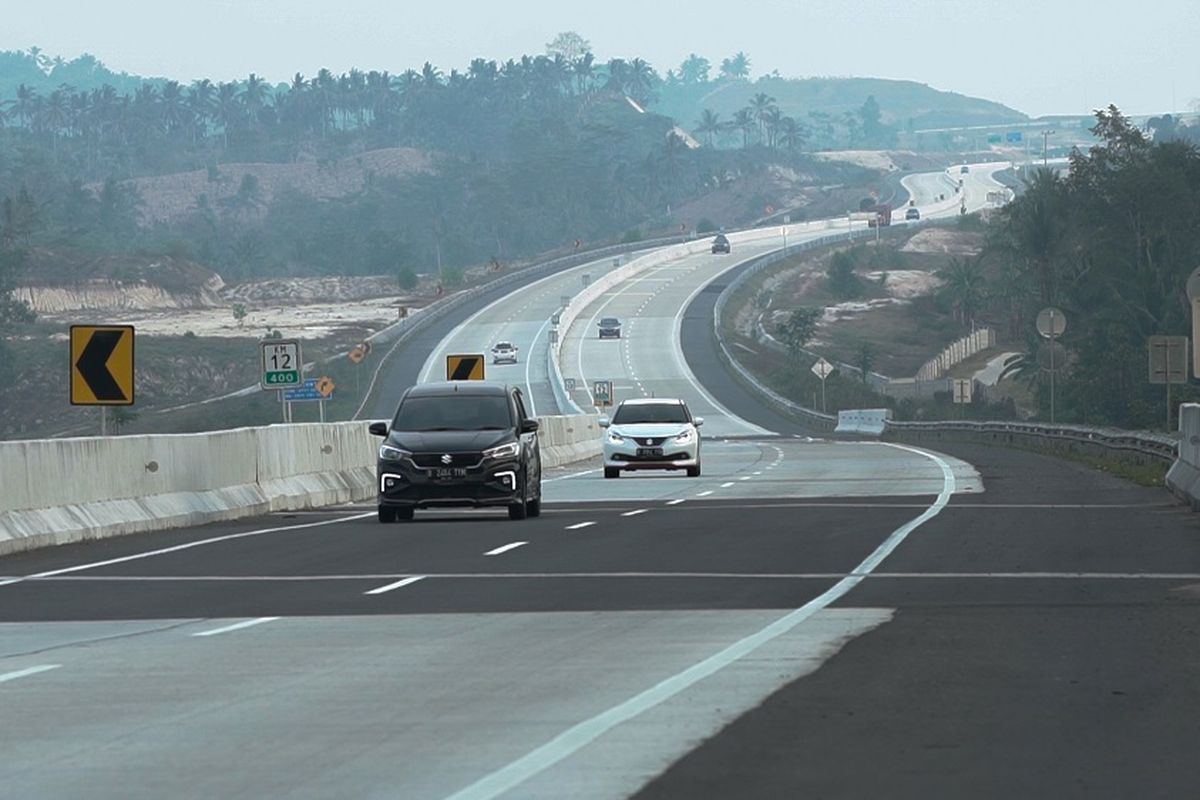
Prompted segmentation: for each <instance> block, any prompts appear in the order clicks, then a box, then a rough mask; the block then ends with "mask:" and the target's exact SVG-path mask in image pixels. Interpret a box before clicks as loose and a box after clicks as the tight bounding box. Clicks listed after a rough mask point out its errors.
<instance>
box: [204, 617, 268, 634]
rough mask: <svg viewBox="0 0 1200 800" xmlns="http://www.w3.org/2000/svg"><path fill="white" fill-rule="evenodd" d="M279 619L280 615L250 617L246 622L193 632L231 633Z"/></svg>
mask: <svg viewBox="0 0 1200 800" xmlns="http://www.w3.org/2000/svg"><path fill="white" fill-rule="evenodd" d="M277 619H279V617H259V618H257V619H248V620H245V621H244V622H235V623H234V624H232V625H225V626H223V627H220V628H213V629H212V630H210V631H200V632H199V633H193V634H192V636H218V635H220V634H222V633H229V632H231V631H240V630H241V629H242V628H253V627H254V626H255V625H262V624H263V623H264V622H274V621H275V620H277Z"/></svg>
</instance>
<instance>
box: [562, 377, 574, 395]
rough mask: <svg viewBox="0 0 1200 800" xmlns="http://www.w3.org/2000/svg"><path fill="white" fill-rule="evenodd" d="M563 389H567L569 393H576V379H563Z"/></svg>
mask: <svg viewBox="0 0 1200 800" xmlns="http://www.w3.org/2000/svg"><path fill="white" fill-rule="evenodd" d="M563 388H565V389H566V390H567V391H568V392H573V391H575V379H574V378H563Z"/></svg>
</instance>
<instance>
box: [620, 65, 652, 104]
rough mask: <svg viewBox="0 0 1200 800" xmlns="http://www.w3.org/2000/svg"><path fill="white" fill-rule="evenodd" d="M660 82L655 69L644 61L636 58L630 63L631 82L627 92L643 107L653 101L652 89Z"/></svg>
mask: <svg viewBox="0 0 1200 800" xmlns="http://www.w3.org/2000/svg"><path fill="white" fill-rule="evenodd" d="M657 81H658V73H656V72H655V71H654V67H652V66H650V65H649V64H648V63H646V62H645V61H644V60H642V59H640V58H635V59H633V61H630V62H629V82H628V84H627V90H628V92H629V95H630V96H631V97H632V98H633V99H634V100H636V101H637V102H638V103H640V104H641V105H645V104H646V103H648V102H649V101H650V99H651V89H653V87H654V84H655V82H657Z"/></svg>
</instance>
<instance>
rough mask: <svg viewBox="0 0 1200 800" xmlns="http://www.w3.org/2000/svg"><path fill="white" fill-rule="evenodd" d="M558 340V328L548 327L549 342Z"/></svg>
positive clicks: (552, 342)
mask: <svg viewBox="0 0 1200 800" xmlns="http://www.w3.org/2000/svg"><path fill="white" fill-rule="evenodd" d="M556 342H558V328H551V329H550V344H555V343H556Z"/></svg>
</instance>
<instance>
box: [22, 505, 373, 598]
mask: <svg viewBox="0 0 1200 800" xmlns="http://www.w3.org/2000/svg"><path fill="white" fill-rule="evenodd" d="M376 513H377V512H375V511H370V512H368V513H366V514H351V515H350V516H348V517H337V518H336V519H325V520H320V521H319V522H303V523H300V524H299V525H281V526H279V527H277V528H259V529H258V530H254V531H244V532H242V533H230V534H228V535H226V536H213V537H212V538H209V539H200V540H199V541H195V542H186V543H184V544H177V545H175V546H174V547H163V548H160V549H158V550H147V551H145V552H143V553H134V554H133V555H131V556H121V557H120V558H109V559H106V560H104V561H93V562H91V563H90V564H78V565H76V566H74V567H64V568H63V569H52V570H47V571H46V572H39V573H37V574H36V575H25V576H23V577H20V578H13V579H11V580H6V581H0V586H7V585H9V584H10V583H20V582H21V581H24V580H27V579H29V578H50V577H53V576H55V575H66V574H67V573H69V572H80V571H81V570H85V569H95V568H96V567H107V566H109V565H110V564H122V563H124V562H126V561H136V560H138V559H140V558H150V557H151V556H161V555H166V554H167V553H177V552H179V551H180V550H190V549H192V548H193V547H202V546H204V545H206V544H218V543H220V542H231V541H233V540H234V539H245V538H247V537H250V536H260V535H262V534H264V533H278V532H280V531H296V530H300V529H302V528H317V527H320V526H322V525H337V524H338V523H341V522H352V521H353V520H356V519H366V518H367V517H373V516H375V515H376Z"/></svg>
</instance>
